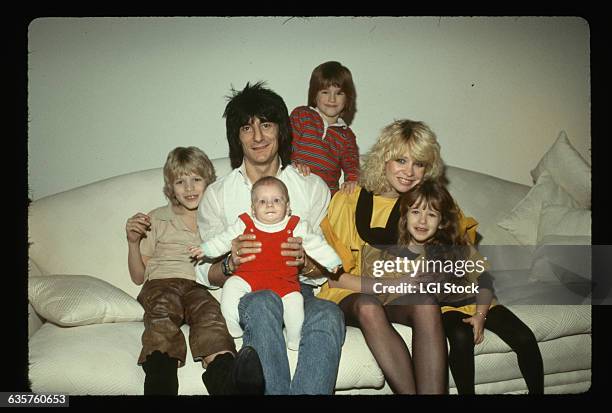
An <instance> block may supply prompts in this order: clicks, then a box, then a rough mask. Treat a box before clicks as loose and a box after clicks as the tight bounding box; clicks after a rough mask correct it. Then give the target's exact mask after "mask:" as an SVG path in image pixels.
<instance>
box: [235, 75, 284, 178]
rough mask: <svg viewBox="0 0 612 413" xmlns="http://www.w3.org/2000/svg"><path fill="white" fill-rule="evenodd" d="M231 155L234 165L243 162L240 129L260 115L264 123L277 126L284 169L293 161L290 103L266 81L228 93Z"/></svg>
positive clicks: (259, 117) (236, 165) (279, 150)
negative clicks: (288, 107)
mask: <svg viewBox="0 0 612 413" xmlns="http://www.w3.org/2000/svg"><path fill="white" fill-rule="evenodd" d="M223 117H224V118H225V129H226V133H227V142H228V143H229V157H230V160H231V163H232V168H238V167H239V166H240V165H242V161H243V157H244V152H243V150H242V145H241V144H240V128H241V127H242V126H244V125H247V124H249V122H250V121H251V120H252V119H253V118H254V117H257V118H258V119H259V120H260V121H261V122H274V123H276V124H277V125H278V155H279V156H280V158H281V164H282V165H283V168H284V167H285V166H287V165H289V163H290V162H291V124H290V123H289V112H288V111H287V105H285V102H284V101H283V98H281V97H280V96H279V95H277V94H276V93H275V92H273V91H272V90H270V89H267V88H265V87H264V82H257V83H255V84H254V85H252V86H251V85H250V84H249V83H248V82H247V84H246V86H245V87H244V89H242V90H241V91H236V90H235V89H234V88H232V95H231V96H228V102H227V106H225V111H224V112H223Z"/></svg>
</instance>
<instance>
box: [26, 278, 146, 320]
mask: <svg viewBox="0 0 612 413" xmlns="http://www.w3.org/2000/svg"><path fill="white" fill-rule="evenodd" d="M28 300H29V301H30V304H32V306H33V307H34V309H35V310H36V312H37V313H38V314H39V315H41V316H42V317H44V318H45V319H47V320H49V321H51V322H53V323H55V324H58V325H61V326H80V325H86V324H97V323H115V322H121V321H142V317H143V313H144V310H143V308H142V306H141V305H140V303H138V301H136V300H135V299H134V298H132V297H131V296H129V295H128V294H127V293H125V292H124V291H122V290H120V289H119V288H117V287H114V286H112V285H110V284H109V283H107V282H106V281H103V280H100V279H98V278H94V277H90V276H87V275H53V276H38V277H36V276H32V277H30V278H29V279H28Z"/></svg>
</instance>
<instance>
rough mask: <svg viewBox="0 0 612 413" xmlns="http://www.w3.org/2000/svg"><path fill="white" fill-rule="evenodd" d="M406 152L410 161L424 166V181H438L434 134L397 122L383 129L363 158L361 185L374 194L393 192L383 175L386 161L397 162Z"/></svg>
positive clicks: (412, 123) (439, 172)
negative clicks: (421, 163)
mask: <svg viewBox="0 0 612 413" xmlns="http://www.w3.org/2000/svg"><path fill="white" fill-rule="evenodd" d="M406 152H408V153H409V154H410V156H411V157H412V160H413V161H416V162H423V163H424V164H425V175H424V177H423V179H428V178H432V179H437V178H439V177H441V176H442V175H443V174H444V163H443V162H442V158H441V157H440V144H438V139H437V138H436V134H435V133H434V132H433V131H432V130H431V129H430V128H429V126H427V125H426V124H425V123H424V122H418V121H412V120H409V119H400V120H396V121H395V122H393V123H391V124H390V125H387V126H385V128H384V129H383V130H382V132H381V134H380V136H379V137H378V140H377V141H376V143H375V144H374V145H373V146H372V148H370V150H369V151H368V153H367V154H366V155H365V160H364V162H363V165H362V167H361V178H360V185H361V186H362V187H363V188H365V189H367V190H368V191H370V192H373V193H376V194H380V193H384V192H388V191H390V190H391V189H392V188H391V185H390V184H389V182H388V181H387V177H386V175H385V166H386V164H387V162H388V161H390V160H393V159H399V158H401V157H402V156H404V155H405V154H406Z"/></svg>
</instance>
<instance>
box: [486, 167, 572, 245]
mask: <svg viewBox="0 0 612 413" xmlns="http://www.w3.org/2000/svg"><path fill="white" fill-rule="evenodd" d="M544 202H548V203H552V204H556V205H566V206H569V207H573V208H577V207H578V206H579V205H578V202H576V201H575V200H574V199H573V198H572V197H571V196H570V195H569V194H568V193H567V192H565V191H564V190H563V188H561V187H560V186H559V185H557V184H556V183H555V181H554V180H553V179H552V177H551V175H550V174H549V173H548V172H546V171H545V172H543V173H542V175H540V177H539V179H538V181H537V182H536V184H535V185H534V186H533V187H532V188H531V189H530V190H529V192H528V193H527V195H526V196H525V198H523V199H522V200H521V201H520V202H519V203H518V204H516V205H515V207H514V208H513V209H512V211H510V213H508V214H507V215H506V216H505V217H504V218H503V219H502V220H501V221H499V222H498V223H497V225H499V226H500V227H502V228H504V229H505V230H508V231H509V232H510V233H511V234H512V235H513V236H514V237H515V238H516V239H517V240H518V241H519V242H520V243H521V244H523V245H535V244H536V241H537V236H538V223H539V221H540V212H541V210H542V204H543V203H544Z"/></svg>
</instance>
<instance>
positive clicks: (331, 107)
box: [290, 61, 359, 196]
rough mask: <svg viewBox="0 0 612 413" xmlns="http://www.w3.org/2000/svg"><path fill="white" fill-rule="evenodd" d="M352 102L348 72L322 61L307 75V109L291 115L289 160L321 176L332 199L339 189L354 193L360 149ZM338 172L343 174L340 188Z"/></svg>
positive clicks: (300, 107)
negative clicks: (308, 80)
mask: <svg viewBox="0 0 612 413" xmlns="http://www.w3.org/2000/svg"><path fill="white" fill-rule="evenodd" d="M355 100H356V92H355V85H354V84H353V77H352V75H351V72H350V71H349V70H348V69H347V68H346V67H345V66H343V65H342V64H340V63H339V62H334V61H330V62H325V63H323V64H321V65H319V66H317V67H316V68H315V69H314V70H313V72H312V75H311V76H310V86H309V88H308V106H298V107H297V108H295V109H294V110H293V111H292V112H291V116H290V118H291V129H292V135H293V151H292V154H291V160H292V161H293V163H294V165H296V166H298V167H300V168H302V167H304V166H305V167H307V168H306V169H307V170H308V169H309V170H310V171H312V172H313V173H315V174H316V175H318V176H320V177H321V178H322V179H323V181H325V183H326V184H327V186H328V187H329V190H330V191H331V194H332V196H333V195H334V194H335V193H336V192H337V191H338V190H342V191H345V192H347V193H351V192H353V190H354V189H355V186H356V184H357V181H358V180H359V148H358V147H357V142H356V138H355V134H354V133H353V131H352V130H351V128H350V127H349V124H350V123H351V121H352V120H353V117H354V115H355V111H356V105H355ZM341 116H342V117H341ZM340 171H342V172H344V183H343V184H342V185H341V186H339V185H338V181H339V178H340Z"/></svg>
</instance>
